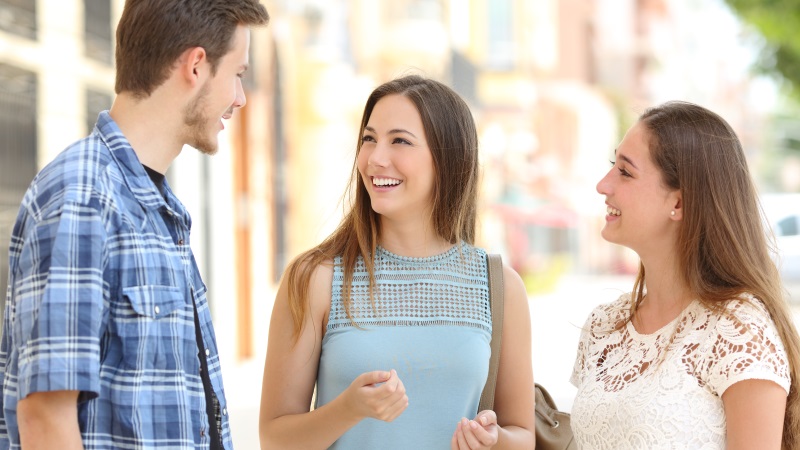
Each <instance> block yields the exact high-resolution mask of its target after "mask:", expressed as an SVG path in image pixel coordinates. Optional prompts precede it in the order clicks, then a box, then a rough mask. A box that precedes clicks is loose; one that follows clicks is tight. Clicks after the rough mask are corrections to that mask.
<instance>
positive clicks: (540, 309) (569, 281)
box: [223, 275, 800, 450]
mask: <svg viewBox="0 0 800 450" xmlns="http://www.w3.org/2000/svg"><path fill="white" fill-rule="evenodd" d="M632 284H633V277H632V276H580V275H568V276H565V277H563V278H562V279H561V280H560V281H559V283H558V284H557V285H556V287H555V288H554V289H553V291H552V292H549V293H544V294H539V295H532V296H531V297H530V310H531V330H532V336H533V355H532V357H533V370H534V378H535V379H536V381H537V382H538V383H540V384H542V385H543V386H545V387H546V388H547V390H548V391H549V392H550V394H551V395H552V396H553V399H554V401H555V402H556V405H558V407H559V409H562V410H566V411H569V410H570V409H571V408H572V399H573V397H574V395H575V388H574V387H573V386H572V385H571V384H570V383H569V377H570V375H571V373H572V365H573V363H574V361H575V350H576V349H577V346H578V339H579V338H580V329H581V327H582V326H583V323H584V321H585V320H586V317H587V316H588V315H589V313H591V311H592V309H594V307H595V306H597V305H599V304H601V303H607V302H611V301H613V300H616V299H617V297H619V296H620V295H621V294H622V293H624V292H628V291H630V290H631V287H632ZM787 289H788V290H789V293H790V299H791V301H792V311H793V313H794V316H795V323H796V324H797V325H798V327H800V282H796V283H787ZM263 367H264V360H263V357H258V358H255V359H253V360H251V361H247V362H245V363H241V364H238V365H233V366H231V365H227V366H224V367H223V371H224V372H223V374H224V377H225V380H226V383H225V389H226V396H227V399H228V405H229V407H228V410H229V411H230V413H231V429H232V433H233V442H234V443H235V445H236V448H237V449H238V450H258V448H259V445H258V409H259V401H260V397H261V377H262V371H263Z"/></svg>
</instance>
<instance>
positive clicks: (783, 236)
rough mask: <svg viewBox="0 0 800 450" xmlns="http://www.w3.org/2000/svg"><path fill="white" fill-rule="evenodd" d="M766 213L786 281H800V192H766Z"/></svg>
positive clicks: (762, 201) (763, 201)
mask: <svg viewBox="0 0 800 450" xmlns="http://www.w3.org/2000/svg"><path fill="white" fill-rule="evenodd" d="M761 204H762V206H763V207H764V213H765V214H766V216H767V217H766V218H767V220H768V221H769V225H770V227H771V228H772V232H773V233H774V234H775V241H776V244H777V246H778V261H777V263H778V268H779V269H780V272H781V277H782V278H783V279H784V281H800V194H764V195H762V196H761Z"/></svg>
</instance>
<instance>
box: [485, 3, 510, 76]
mask: <svg viewBox="0 0 800 450" xmlns="http://www.w3.org/2000/svg"><path fill="white" fill-rule="evenodd" d="M487 6H488V8H489V14H488V15H487V17H488V18H489V26H488V39H489V43H488V44H489V45H488V54H487V55H486V61H487V62H488V64H489V66H490V67H491V68H493V69H512V68H513V67H514V7H513V0H491V1H489V2H487Z"/></svg>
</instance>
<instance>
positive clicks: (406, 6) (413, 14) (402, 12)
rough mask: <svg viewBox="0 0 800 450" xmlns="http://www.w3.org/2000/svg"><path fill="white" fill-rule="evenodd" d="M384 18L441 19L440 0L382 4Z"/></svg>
mask: <svg viewBox="0 0 800 450" xmlns="http://www.w3.org/2000/svg"><path fill="white" fill-rule="evenodd" d="M493 1H494V0H493ZM384 5H385V6H384V7H385V8H386V9H385V10H384V11H385V14H386V16H385V17H386V19H387V21H389V22H394V21H398V20H433V21H436V22H441V21H442V20H443V14H442V2H441V0H405V1H392V2H387V3H385V4H384Z"/></svg>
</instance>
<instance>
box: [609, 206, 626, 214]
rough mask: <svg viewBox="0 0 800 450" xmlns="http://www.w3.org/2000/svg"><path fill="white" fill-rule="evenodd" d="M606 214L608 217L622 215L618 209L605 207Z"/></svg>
mask: <svg viewBox="0 0 800 450" xmlns="http://www.w3.org/2000/svg"><path fill="white" fill-rule="evenodd" d="M606 213H607V214H608V215H610V216H619V215H621V214H622V211H620V210H618V209H614V208H612V207H610V206H606Z"/></svg>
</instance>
